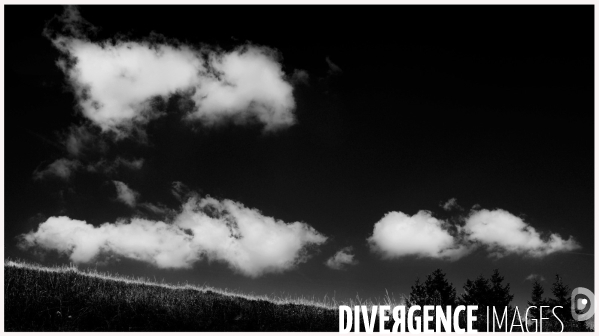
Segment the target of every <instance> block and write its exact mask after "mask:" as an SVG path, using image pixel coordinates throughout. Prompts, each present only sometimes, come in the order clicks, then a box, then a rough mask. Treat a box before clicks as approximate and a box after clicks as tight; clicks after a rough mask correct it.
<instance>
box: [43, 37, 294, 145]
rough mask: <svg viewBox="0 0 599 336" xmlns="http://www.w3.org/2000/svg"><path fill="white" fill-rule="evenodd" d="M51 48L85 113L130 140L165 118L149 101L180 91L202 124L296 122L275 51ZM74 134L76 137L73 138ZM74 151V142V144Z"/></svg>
mask: <svg viewBox="0 0 599 336" xmlns="http://www.w3.org/2000/svg"><path fill="white" fill-rule="evenodd" d="M53 42H54V45H55V46H56V47H57V48H58V49H59V50H60V51H61V52H62V54H63V55H64V58H63V59H61V61H59V66H60V68H61V69H62V70H63V71H64V73H65V74H66V77H67V80H68V83H69V84H70V86H71V87H72V88H73V90H74V92H75V94H76V97H77V100H78V105H79V107H80V109H81V111H82V113H83V115H84V116H85V117H86V118H88V119H89V120H90V121H91V122H92V123H93V124H94V125H96V126H99V127H100V128H101V129H102V130H103V131H113V132H114V133H115V134H117V136H119V137H126V136H128V135H129V133H130V131H131V130H132V129H134V128H135V127H136V126H140V125H143V124H145V123H147V122H148V121H150V120H152V119H155V118H157V117H159V116H160V113H159V112H157V111H156V109H154V108H152V105H151V99H152V98H155V97H163V98H168V97H169V96H170V95H172V94H175V93H180V94H184V95H187V96H189V97H190V98H191V99H192V101H193V102H194V104H195V108H194V110H193V111H192V112H191V113H189V114H188V115H187V116H186V118H187V119H190V120H199V121H201V122H203V123H205V124H210V125H213V124H218V123H221V122H224V121H233V122H235V123H238V124H242V123H247V122H255V121H257V122H260V123H262V124H263V125H264V127H265V129H266V130H275V129H279V128H283V127H287V126H290V125H292V124H293V123H294V122H295V117H294V114H293V110H294V108H295V101H294V98H293V95H292V91H293V87H292V86H291V84H290V83H289V82H288V81H287V80H286V75H285V73H284V72H283V71H282V66H281V64H280V63H279V62H278V56H277V53H276V52H275V51H274V50H272V49H270V48H267V47H260V46H254V45H245V46H241V47H239V48H237V49H235V50H233V51H230V52H224V51H217V50H213V49H208V48H203V49H195V48H193V47H191V46H187V45H183V44H181V45H177V46H176V45H169V44H158V43H151V42H148V41H138V42H130V41H117V42H114V43H111V42H103V43H95V42H91V41H89V40H87V39H84V38H81V37H67V36H62V35H59V36H58V37H56V38H55V39H54V40H53ZM73 139H76V138H73ZM69 146H71V147H70V150H73V151H75V152H76V151H77V144H76V143H74V142H71V143H69Z"/></svg>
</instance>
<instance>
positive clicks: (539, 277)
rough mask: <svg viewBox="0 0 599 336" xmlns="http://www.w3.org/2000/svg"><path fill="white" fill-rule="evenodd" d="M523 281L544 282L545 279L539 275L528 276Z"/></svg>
mask: <svg viewBox="0 0 599 336" xmlns="http://www.w3.org/2000/svg"><path fill="white" fill-rule="evenodd" d="M524 280H526V281H534V280H537V281H545V277H544V276H542V275H540V274H534V273H533V274H530V275H529V276H527V277H526V278H525V279H524Z"/></svg>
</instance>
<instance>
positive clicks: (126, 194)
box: [112, 181, 139, 208]
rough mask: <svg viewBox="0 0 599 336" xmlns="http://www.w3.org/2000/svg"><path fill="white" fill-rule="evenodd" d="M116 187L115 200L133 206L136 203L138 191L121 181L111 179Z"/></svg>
mask: <svg viewBox="0 0 599 336" xmlns="http://www.w3.org/2000/svg"><path fill="white" fill-rule="evenodd" d="M112 183H114V186H115V187H116V193H117V200H119V201H120V202H122V203H124V204H126V205H128V206H130V207H132V208H134V207H135V206H136V205H137V199H138V198H139V193H138V192H137V191H135V190H133V189H131V188H129V186H128V185H126V184H125V183H123V182H121V181H112Z"/></svg>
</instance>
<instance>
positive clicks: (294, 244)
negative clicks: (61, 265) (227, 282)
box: [20, 197, 327, 277]
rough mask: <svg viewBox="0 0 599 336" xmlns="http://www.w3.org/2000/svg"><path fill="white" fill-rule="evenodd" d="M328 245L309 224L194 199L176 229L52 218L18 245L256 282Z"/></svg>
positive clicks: (167, 225)
mask: <svg viewBox="0 0 599 336" xmlns="http://www.w3.org/2000/svg"><path fill="white" fill-rule="evenodd" d="M326 240H327V238H326V237H325V236H323V235H322V234H320V233H319V232H317V231H316V230H315V229H314V228H312V227H311V226H309V225H307V224H305V223H301V222H293V223H285V222H283V221H281V220H277V219H274V218H272V217H267V216H264V215H262V214H261V213H260V212H259V211H258V210H256V209H250V208H246V207H245V206H244V205H243V204H240V203H237V202H234V201H231V200H223V201H218V200H216V199H213V198H210V197H207V198H203V199H200V198H196V197H192V198H190V199H189V200H188V202H187V203H185V204H184V205H183V207H182V209H181V211H180V212H179V214H178V215H177V216H176V217H175V218H174V220H173V221H172V223H164V222H160V221H150V220H145V219H139V218H133V219H131V220H130V221H129V222H117V223H105V224H102V225H100V226H99V227H95V226H93V225H91V224H88V223H86V222H83V221H79V220H74V219H70V218H68V217H50V218H49V219H48V220H46V221H45V222H44V223H41V224H40V225H39V227H38V229H37V230H36V231H32V232H29V233H27V234H24V235H22V236H21V242H20V243H21V247H23V248H31V247H37V248H41V249H46V250H55V251H59V252H62V253H65V254H67V255H68V256H69V257H70V259H71V260H72V261H73V262H77V263H85V262H89V261H91V260H93V259H94V258H96V257H98V256H99V255H100V254H101V253H113V254H117V255H120V256H123V257H128V258H132V259H136V260H141V261H145V262H148V263H152V264H154V265H156V266H157V267H161V268H189V267H192V265H193V264H194V263H195V262H196V261H198V260H200V259H204V258H205V259H208V260H214V261H221V262H225V263H226V264H228V265H229V267H230V268H232V269H233V270H235V271H237V272H240V273H241V274H244V275H246V276H250V277H258V276H261V275H263V274H265V273H276V272H283V271H286V270H289V269H292V268H294V267H296V266H297V265H298V264H300V263H302V262H305V261H306V260H307V258H308V257H309V254H308V252H307V250H306V249H307V248H308V247H310V246H316V245H320V244H323V243H324V242H325V241H326Z"/></svg>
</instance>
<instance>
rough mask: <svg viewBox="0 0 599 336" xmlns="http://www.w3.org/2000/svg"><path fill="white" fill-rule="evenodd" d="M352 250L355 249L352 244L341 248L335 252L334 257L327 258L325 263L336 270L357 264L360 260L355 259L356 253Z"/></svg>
mask: <svg viewBox="0 0 599 336" xmlns="http://www.w3.org/2000/svg"><path fill="white" fill-rule="evenodd" d="M352 250H353V249H352V247H351V246H348V247H345V248H342V249H341V250H339V251H337V253H335V254H334V255H333V256H332V257H330V258H329V259H327V261H326V262H325V265H327V266H328V267H330V268H332V269H334V270H342V269H345V268H346V267H348V266H351V265H356V264H357V263H358V261H357V260H356V259H355V255H354V253H353V251H352Z"/></svg>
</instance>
